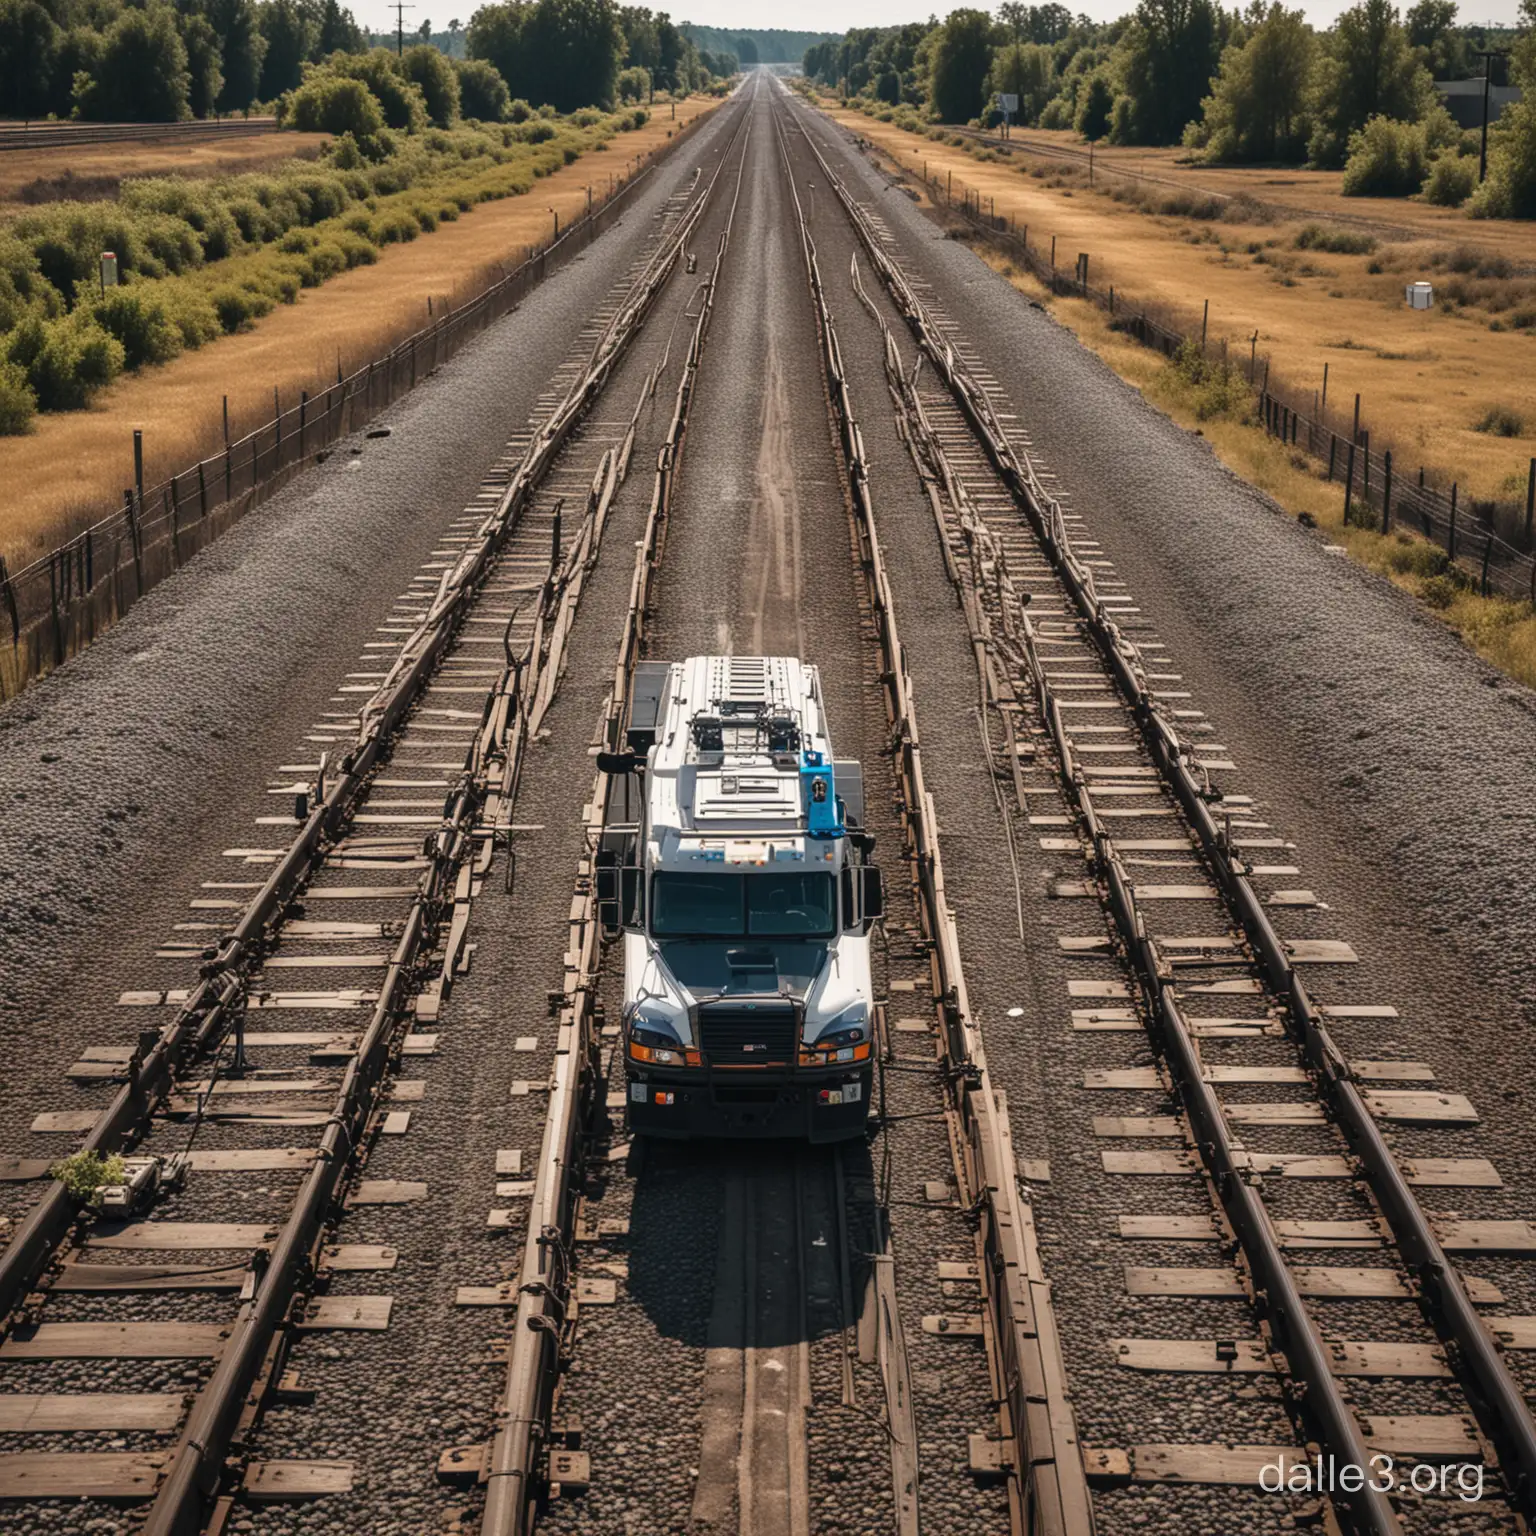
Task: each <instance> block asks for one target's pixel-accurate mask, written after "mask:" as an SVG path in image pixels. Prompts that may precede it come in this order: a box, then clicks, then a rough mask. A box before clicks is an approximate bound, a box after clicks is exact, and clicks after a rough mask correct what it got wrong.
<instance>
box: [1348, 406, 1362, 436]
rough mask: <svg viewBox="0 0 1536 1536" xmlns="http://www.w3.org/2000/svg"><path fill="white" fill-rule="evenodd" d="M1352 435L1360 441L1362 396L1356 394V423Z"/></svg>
mask: <svg viewBox="0 0 1536 1536" xmlns="http://www.w3.org/2000/svg"><path fill="white" fill-rule="evenodd" d="M1350 436H1351V437H1353V438H1354V440H1355V441H1356V442H1357V443H1358V442H1359V441H1360V396H1359V395H1356V396H1355V425H1354V428H1353V430H1352V431H1351V432H1350Z"/></svg>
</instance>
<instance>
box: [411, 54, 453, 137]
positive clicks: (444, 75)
mask: <svg viewBox="0 0 1536 1536" xmlns="http://www.w3.org/2000/svg"><path fill="white" fill-rule="evenodd" d="M399 67H400V70H401V72H402V73H403V74H404V76H405V78H406V79H407V80H409V81H411V82H412V83H413V84H414V85H415V86H416V88H417V89H418V90H419V91H420V92H421V97H422V101H423V102H424V103H425V104H426V109H427V116H428V117H429V118H430V119H431V120H432V122H434V123H435V124H436V125H437V126H438V127H439V128H446V127H447V126H448V125H449V123H451V122H453V121H454V119H455V118H457V117H458V115H459V76H458V71H457V70H455V69H454V67H453V65H452V64H451V63H449V61H448V59H447V57H446V55H444V54H442V53H440V52H439V51H438V50H437V49H436V48H433V47H432V46H431V45H430V44H428V43H418V44H417V45H416V47H414V48H407V49H406V50H405V53H404V55H403V56H402V57H401V58H400V61H399Z"/></svg>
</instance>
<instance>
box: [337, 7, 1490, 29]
mask: <svg viewBox="0 0 1536 1536" xmlns="http://www.w3.org/2000/svg"><path fill="white" fill-rule="evenodd" d="M478 3H479V0H416V4H415V6H414V7H413V8H410V9H408V10H407V11H406V13H405V25H406V30H407V31H413V30H414V29H415V28H417V27H419V26H420V25H421V23H422V22H423V21H424V20H430V21H431V23H432V26H433V28H434V30H437V31H442V30H444V29H445V28H446V27H447V25H448V22H449V19H450V18H451V17H454V16H457V17H458V19H459V20H460V21H461V22H464V23H468V21H469V18H470V16H471V15H473V14H474V12H475V10H476V8H477V6H478ZM642 3H649V4H650V6H651V8H652V9H653V10H658V11H662V10H664V11H668V12H670V14H671V16H672V19H673V20H674V21H697V22H699V23H701V24H702V25H704V26H710V27H787V28H790V29H791V30H793V31H797V32H814V31H823V32H845V31H846V30H847V29H848V28H849V27H888V26H892V25H894V24H895V23H897V22H903V21H925V20H927V18H928V17H929V16H930V15H933V14H937V15H940V16H943V15H946V14H948V12H949V11H951V10H953V9H954V8H955V7H956V6H957V5H960V4H962V3H966V0H938V3H937V4H932V3H930V4H921V3H920V4H911V3H910V0H642ZM969 3H972V4H977V3H984V0H969ZM1063 3H1065V4H1066V5H1067V6H1068V8H1069V9H1070V10H1072V11H1074V12H1076V11H1082V12H1086V13H1087V14H1088V15H1089V16H1092V17H1093V18H1094V19H1095V20H1097V21H1110V20H1113V18H1115V17H1116V16H1122V15H1124V14H1125V13H1126V12H1127V11H1129V10H1131V9H1132V8H1133V7H1134V5H1135V0H1063ZM1228 3H1231V0H1228ZM1288 3H1293V4H1294V3H1295V0H1288ZM1351 3H1353V0H1302V4H1303V8H1304V9H1305V10H1306V13H1307V16H1308V18H1309V19H1310V20H1311V21H1312V23H1313V25H1314V26H1319V27H1326V26H1328V25H1329V24H1330V23H1331V22H1332V21H1333V19H1334V17H1335V16H1337V15H1338V14H1339V12H1340V11H1342V10H1345V9H1346V8H1347V7H1348V6H1349V5H1350V4H1351ZM1399 3H1400V4H1404V3H1408V4H1411V3H1412V0H1399ZM1518 9H1519V0H1470V3H1467V4H1464V5H1463V6H1462V8H1461V13H1460V18H1459V19H1460V20H1462V21H1463V22H1469V23H1477V22H1487V23H1490V24H1493V25H1498V26H1512V25H1513V24H1514V20H1515V16H1516V13H1517V11H1518ZM352 11H353V14H354V15H355V16H356V17H357V19H358V21H359V22H361V23H362V24H363V26H365V27H371V28H373V29H374V30H376V31H383V30H385V29H386V28H393V26H394V24H395V13H394V11H393V10H392V9H390V7H389V6H388V5H387V4H386V3H385V0H353V6H352Z"/></svg>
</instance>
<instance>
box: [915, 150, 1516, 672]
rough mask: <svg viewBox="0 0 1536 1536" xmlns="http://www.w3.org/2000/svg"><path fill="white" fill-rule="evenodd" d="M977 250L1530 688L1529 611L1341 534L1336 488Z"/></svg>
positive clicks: (1293, 506)
mask: <svg viewBox="0 0 1536 1536" xmlns="http://www.w3.org/2000/svg"><path fill="white" fill-rule="evenodd" d="M985 168H986V167H983V169H985ZM920 202H922V203H923V204H924V205H925V206H926V205H927V203H928V199H927V198H926V196H922V197H920ZM975 248H976V250H977V254H978V255H980V256H981V258H982V259H983V260H984V261H986V262H987V263H988V264H989V265H990V266H991V267H993V268H994V270H996V271H998V272H1000V273H1001V274H1002V275H1003V276H1005V277H1006V278H1007V279H1008V280H1009V282H1011V283H1012V284H1013V286H1014V287H1015V288H1017V289H1018V290H1019V291H1020V292H1021V293H1024V294H1026V295H1027V296H1028V297H1029V298H1031V299H1033V300H1035V301H1036V302H1037V303H1039V304H1040V305H1042V306H1043V307H1044V308H1045V309H1047V310H1048V311H1049V312H1050V313H1051V314H1052V315H1053V317H1054V318H1055V319H1056V320H1058V321H1059V322H1060V323H1061V324H1062V325H1064V326H1066V328H1067V329H1068V330H1070V331H1071V332H1072V333H1073V334H1074V335H1075V336H1076V337H1077V338H1078V340H1079V341H1081V342H1082V343H1083V345H1084V346H1086V347H1089V348H1091V349H1092V350H1093V351H1094V352H1095V353H1096V354H1097V355H1098V356H1099V357H1100V358H1102V359H1103V360H1104V361H1105V362H1106V363H1107V364H1108V365H1109V366H1110V367H1111V368H1113V369H1114V370H1115V372H1116V373H1118V374H1119V375H1120V377H1121V378H1123V379H1124V380H1126V382H1127V383H1129V384H1132V385H1134V386H1135V387H1136V388H1137V389H1138V390H1140V391H1141V393H1142V395H1143V396H1144V397H1145V398H1146V399H1147V400H1148V401H1149V402H1150V403H1152V404H1153V405H1155V406H1157V407H1158V409H1159V410H1161V411H1163V412H1164V413H1165V414H1166V415H1168V416H1169V417H1170V418H1171V419H1172V420H1174V421H1176V422H1177V423H1178V424H1179V425H1180V426H1182V427H1185V428H1187V429H1188V430H1190V431H1192V432H1198V433H1199V434H1200V435H1201V436H1202V437H1204V438H1205V439H1206V441H1207V442H1209V443H1210V445H1211V448H1212V450H1213V451H1214V452H1215V454H1216V456H1217V457H1218V458H1219V459H1220V460H1221V461H1222V462H1223V463H1224V464H1225V465H1226V466H1227V467H1228V468H1229V469H1231V470H1232V471H1233V472H1234V473H1235V474H1237V475H1239V476H1241V477H1242V478H1243V479H1244V480H1246V481H1247V482H1248V483H1249V484H1250V485H1254V486H1257V487H1258V488H1259V489H1260V490H1261V491H1263V492H1264V493H1265V494H1266V495H1268V496H1270V497H1272V498H1273V499H1274V500H1275V501H1276V502H1278V503H1279V505H1280V506H1282V507H1283V508H1285V509H1286V511H1288V512H1290V513H1292V514H1293V515H1295V516H1297V517H1301V518H1304V519H1305V520H1308V521H1309V522H1311V523H1312V524H1313V525H1315V526H1317V527H1319V528H1322V529H1325V530H1327V533H1328V537H1329V541H1330V543H1332V544H1333V545H1334V546H1336V547H1338V548H1341V549H1343V550H1345V551H1347V553H1348V555H1349V556H1350V557H1351V558H1353V559H1356V560H1358V561H1360V562H1361V563H1362V564H1364V565H1368V566H1370V567H1371V569H1372V570H1374V571H1376V572H1378V573H1379V574H1380V575H1382V576H1385V577H1386V578H1387V579H1388V580H1389V581H1391V582H1393V583H1394V584H1395V585H1396V586H1399V587H1401V588H1403V589H1404V590H1405V591H1407V592H1410V593H1412V594H1413V595H1414V596H1415V597H1417V598H1418V599H1419V600H1420V601H1421V602H1423V603H1424V605H1425V606H1426V607H1428V608H1429V609H1431V610H1432V611H1433V612H1434V613H1435V615H1436V616H1437V617H1438V618H1439V619H1440V620H1441V621H1442V622H1443V623H1445V624H1446V625H1447V626H1448V627H1449V628H1450V629H1452V630H1454V631H1455V632H1456V633H1457V634H1458V635H1460V636H1461V637H1462V639H1463V640H1464V641H1465V642H1466V643H1467V644H1468V645H1470V646H1471V647H1472V648H1473V649H1474V650H1475V651H1476V652H1477V653H1478V654H1479V655H1480V656H1482V657H1483V659H1484V660H1486V661H1488V662H1490V663H1491V664H1492V665H1494V666H1496V667H1499V668H1501V669H1502V670H1503V671H1505V672H1507V673H1508V674H1509V675H1510V676H1511V677H1514V678H1515V679H1517V680H1518V681H1520V682H1522V683H1524V684H1525V685H1526V686H1527V687H1529V688H1536V613H1533V612H1532V609H1531V605H1530V604H1529V603H1523V602H1507V601H1504V600H1503V599H1499V598H1484V597H1479V596H1478V595H1477V594H1476V593H1475V592H1473V591H1471V590H1469V588H1468V586H1467V585H1466V584H1465V583H1463V582H1460V581H1457V580H1455V579H1454V578H1453V576H1452V575H1450V574H1448V573H1447V570H1446V562H1445V559H1444V556H1443V553H1442V552H1441V551H1440V550H1439V549H1437V548H1436V547H1434V546H1432V545H1430V544H1428V543H1426V542H1425V541H1424V540H1422V539H1419V538H1417V537H1415V536H1414V535H1412V534H1410V533H1406V532H1402V531H1398V532H1396V533H1394V534H1392V535H1391V536H1384V535H1382V534H1380V533H1376V532H1373V531H1370V530H1368V529H1364V528H1359V527H1354V526H1347V525H1346V524H1345V522H1344V503H1343V497H1342V495H1341V491H1340V487H1339V485H1338V484H1337V483H1330V482H1329V481H1328V480H1327V479H1326V478H1325V476H1324V474H1323V473H1322V472H1321V470H1320V468H1319V467H1318V466H1317V465H1315V464H1313V463H1312V462H1311V461H1310V460H1309V459H1308V458H1307V457H1306V456H1305V455H1303V454H1301V453H1299V452H1297V451H1296V450H1295V449H1293V448H1291V447H1289V446H1287V445H1285V444H1282V443H1280V442H1279V441H1278V440H1277V439H1276V438H1274V437H1272V436H1270V435H1269V434H1268V433H1266V432H1265V431H1264V430H1263V428H1262V427H1261V426H1260V425H1258V424H1257V423H1256V422H1255V421H1253V420H1252V419H1251V418H1249V419H1245V418H1243V417H1242V415H1241V414H1238V415H1235V416H1234V415H1233V414H1230V413H1229V414H1227V415H1218V416H1216V417H1215V418H1212V417H1211V416H1210V415H1208V414H1207V413H1206V412H1205V411H1203V410H1202V409H1201V404H1202V402H1201V401H1199V400H1198V399H1197V398H1196V393H1195V390H1194V389H1192V388H1191V387H1190V386H1189V384H1188V383H1187V381H1186V380H1185V379H1184V378H1183V377H1182V376H1181V373H1180V370H1179V369H1177V368H1176V367H1174V366H1173V365H1172V364H1170V363H1169V362H1168V361H1166V360H1165V359H1164V358H1163V357H1162V355H1161V354H1160V353H1158V352H1155V351H1151V350H1149V349H1148V348H1146V347H1143V346H1141V345H1139V344H1138V343H1137V342H1136V341H1135V340H1134V339H1132V338H1131V337H1130V336H1127V335H1126V334H1125V333H1124V332H1123V331H1118V330H1113V329H1111V327H1110V324H1109V317H1108V316H1107V315H1106V314H1105V313H1104V311H1103V310H1101V309H1099V308H1098V306H1097V305H1095V304H1093V303H1091V302H1089V301H1087V300H1083V299H1072V298H1063V297H1062V296H1060V295H1058V294H1054V293H1052V292H1051V290H1050V289H1049V288H1047V287H1046V286H1045V285H1044V284H1043V283H1041V282H1039V281H1037V280H1036V279H1035V278H1034V277H1033V276H1032V275H1031V274H1029V273H1027V272H1023V271H1020V270H1018V269H1017V268H1016V267H1014V265H1013V264H1012V263H1011V262H1009V261H1008V260H1007V259H1006V258H1005V257H1004V256H1002V255H1000V254H999V253H998V252H997V251H995V250H994V249H992V248H991V247H988V246H983V245H980V244H978V245H977V246H976V247H975ZM1528 396H1529V392H1528V391H1527V397H1528Z"/></svg>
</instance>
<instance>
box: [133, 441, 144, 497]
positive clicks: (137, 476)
mask: <svg viewBox="0 0 1536 1536" xmlns="http://www.w3.org/2000/svg"><path fill="white" fill-rule="evenodd" d="M133 490H134V494H135V495H136V496H137V497H138V498H139V505H140V506H141V507H142V506H143V505H144V433H143V432H142V431H141V430H140V429H139V428H138V427H135V428H134V429H133Z"/></svg>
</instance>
